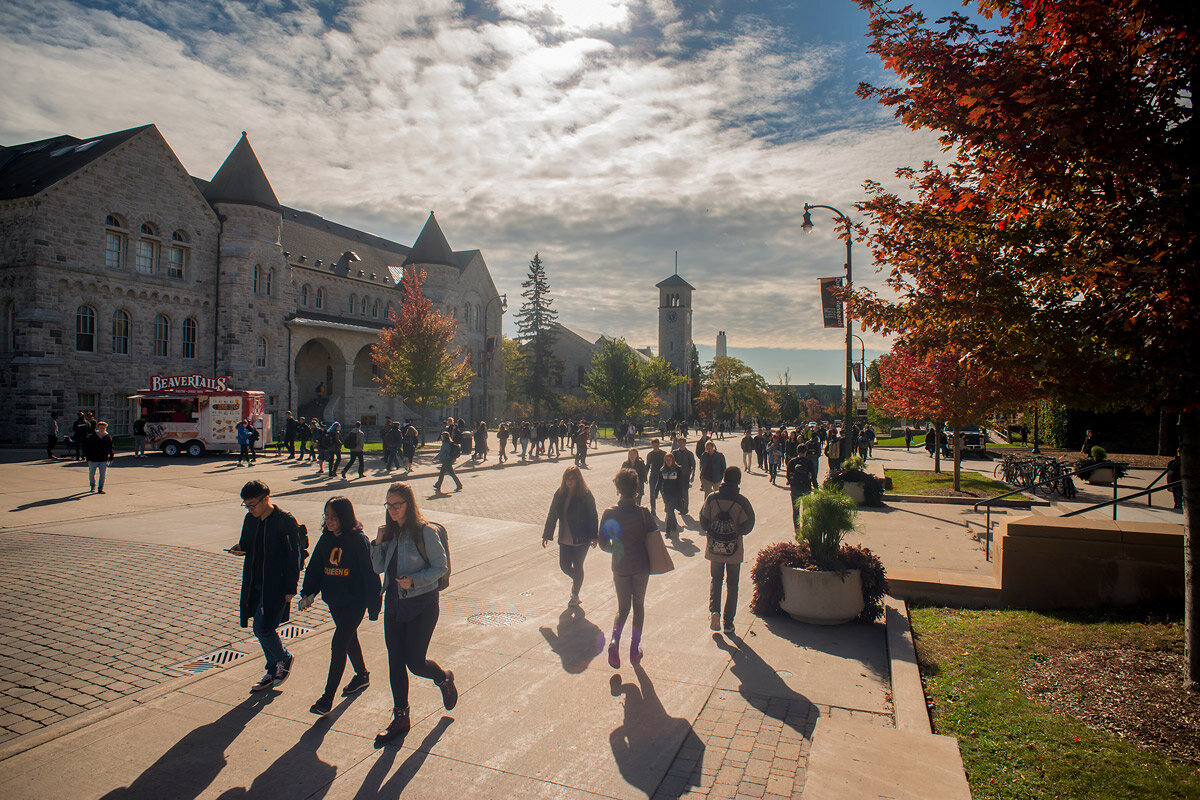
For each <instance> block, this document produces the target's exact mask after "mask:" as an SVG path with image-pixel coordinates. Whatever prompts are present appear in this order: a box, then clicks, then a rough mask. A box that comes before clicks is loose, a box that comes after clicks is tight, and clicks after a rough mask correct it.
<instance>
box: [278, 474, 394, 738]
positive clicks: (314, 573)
mask: <svg viewBox="0 0 1200 800" xmlns="http://www.w3.org/2000/svg"><path fill="white" fill-rule="evenodd" d="M380 591H381V588H380V584H379V575H378V574H377V573H376V572H375V569H374V567H373V566H372V564H371V542H370V540H369V539H368V538H367V536H366V534H365V533H363V527H362V523H361V522H359V521H358V518H357V517H355V515H354V506H353V504H351V502H350V500H349V499H348V498H345V497H331V498H329V500H328V501H326V503H325V519H324V523H323V524H322V526H321V538H320V539H318V540H317V546H316V547H314V548H313V553H312V560H311V561H309V563H308V569H306V570H305V571H304V584H303V588H301V590H300V603H299V605H298V609H299V610H300V611H304V610H305V609H307V608H308V607H309V606H311V605H312V604H313V602H314V601H315V600H316V599H317V594H318V593H319V594H320V595H321V599H322V600H324V601H325V604H326V605H328V606H329V615H330V616H331V617H333V624H334V630H333V640H332V642H331V643H330V653H329V676H328V678H326V680H325V692H324V694H322V695H321V696H320V697H319V698H317V702H315V703H313V704H312V707H311V708H310V709H309V711H311V712H312V713H314V714H316V715H318V716H322V717H323V716H325V715H326V714H328V713H329V712H330V711H331V710H332V709H333V696H334V693H335V692H336V691H337V688H338V684H339V683H341V682H342V675H343V674H344V673H345V671H346V658H347V657H349V659H350V664H351V665H352V666H353V667H354V677H353V678H351V679H350V682H349V683H347V684H346V688H345V689H344V690H343V691H342V697H350V696H351V695H355V694H358V693H359V692H361V691H362V690H363V689H366V688H367V687H368V686H370V685H371V673H370V672H368V671H367V663H366V661H364V660H363V652H362V646H361V645H360V644H359V643H358V626H359V625H360V624H361V623H362V619H363V615H364V614H370V617H371V619H372V620H375V619H378V618H379V608H380V605H381V604H382V602H383V598H382V596H381V595H380Z"/></svg>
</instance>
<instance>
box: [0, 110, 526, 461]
mask: <svg viewBox="0 0 1200 800" xmlns="http://www.w3.org/2000/svg"><path fill="white" fill-rule="evenodd" d="M412 268H421V269H424V270H426V272H427V279H426V283H425V293H426V294H427V296H428V297H429V298H430V299H431V300H432V301H433V302H434V304H435V306H436V307H438V308H441V309H443V310H446V311H450V312H453V313H454V314H455V315H456V316H457V318H458V324H459V332H458V339H457V343H458V344H459V345H460V346H461V347H462V348H463V350H464V352H465V353H466V354H467V355H468V356H469V358H470V361H471V366H472V367H473V369H474V370H475V373H476V376H477V377H476V378H475V379H474V380H473V381H472V383H471V387H470V394H469V396H468V397H467V398H464V399H463V401H461V402H460V403H459V404H457V405H456V406H455V407H453V408H451V409H446V411H450V412H453V413H454V414H455V415H456V416H463V417H466V418H468V419H470V418H478V417H481V416H482V415H483V413H484V408H485V405H486V407H487V409H488V410H489V412H491V411H492V410H494V409H498V408H499V407H500V406H501V404H502V403H503V385H504V384H503V365H502V363H501V350H500V348H499V347H495V348H494V356H493V357H494V361H492V362H489V361H488V360H487V358H488V353H489V347H488V342H489V340H492V341H497V340H498V337H499V335H500V315H501V313H502V309H501V307H500V303H499V302H498V300H499V296H498V294H497V292H496V288H495V285H494V284H493V282H492V278H491V276H490V274H489V273H488V268H487V265H486V263H485V262H484V260H483V255H482V254H481V253H480V251H479V250H465V251H454V250H452V249H451V248H450V246H449V244H448V243H447V241H446V237H445V236H444V235H443V233H442V231H441V228H440V227H439V226H438V223H437V220H436V219H435V218H434V216H433V214H432V213H430V215H429V217H428V219H427V220H426V222H425V226H424V228H423V229H422V231H421V233H420V235H419V236H418V237H417V240H416V242H415V243H414V244H413V246H412V247H408V246H406V245H403V244H399V243H397V242H392V241H389V240H387V239H384V238H383V237H380V236H376V235H374V234H371V233H367V232H366V231H361V230H356V229H354V228H350V227H347V226H344V225H340V224H338V223H335V222H331V221H329V220H326V219H323V218H321V217H320V216H317V215H316V214H312V213H310V212H307V211H301V210H299V209H294V208H289V207H287V206H284V205H281V204H280V203H279V201H278V199H277V198H276V196H275V192H274V190H273V189H272V187H271V183H270V181H269V180H268V179H267V176H266V174H265V173H264V172H263V169H262V167H261V165H260V164H259V161H258V158H257V157H256V156H255V154H254V151H253V149H252V148H251V146H250V142H249V140H248V138H247V137H246V134H245V133H244V132H243V134H242V137H241V139H240V140H239V141H238V143H237V145H236V146H235V147H234V148H233V150H232V152H231V153H230V154H229V157H228V158H227V159H226V160H225V162H224V164H222V165H221V167H220V169H218V170H217V172H216V174H215V175H214V176H213V178H212V180H211V181H204V180H201V179H198V178H193V177H191V176H190V175H188V173H187V170H186V169H185V168H184V167H183V165H182V164H181V163H180V162H179V159H178V158H177V157H176V156H175V153H174V152H173V151H172V150H171V148H170V146H169V145H168V144H167V142H166V141H165V140H164V139H163V137H162V135H161V134H160V133H159V130H158V128H156V127H155V126H154V125H144V126H141V127H138V128H131V129H129V130H125V131H118V132H116V133H109V134H104V135H101V136H95V137H90V138H88V139H77V138H74V137H72V136H56V137H53V138H51V139H44V140H41V141H36V142H30V143H27V144H20V145H14V146H10V147H0V405H2V406H3V407H4V408H5V409H6V411H7V414H8V425H6V426H5V432H6V433H5V438H10V439H16V440H23V441H33V440H41V439H44V429H45V424H46V420H47V419H48V418H49V415H50V412H51V411H55V410H57V411H62V412H65V413H66V418H67V419H68V420H69V419H71V418H72V416H73V412H74V411H75V410H77V409H81V410H86V411H92V412H94V413H95V414H96V415H97V417H98V418H103V419H107V420H108V421H109V422H110V425H111V429H112V430H113V431H114V432H116V433H123V432H127V431H128V430H129V428H130V416H131V413H132V406H131V403H130V401H129V400H128V399H127V397H128V396H129V395H131V394H134V393H135V392H136V391H137V390H138V389H141V388H144V387H146V386H147V385H148V384H149V379H150V376H151V375H155V374H163V375H169V374H193V373H196V374H202V375H206V376H211V377H222V376H229V377H230V378H231V379H232V380H231V384H232V385H233V386H236V387H238V388H243V389H257V390H261V391H264V392H266V394H267V412H268V413H271V414H277V419H276V424H277V425H278V423H279V421H281V419H280V418H281V417H282V412H283V411H284V410H285V409H290V410H292V411H298V412H299V413H300V414H301V415H303V416H318V415H319V416H323V417H325V418H326V419H339V420H350V419H362V420H363V422H364V423H365V424H367V425H368V426H370V425H373V424H376V423H377V422H382V420H383V418H384V416H388V415H390V416H392V417H403V416H405V415H408V414H410V413H411V412H410V411H409V410H408V409H406V408H405V407H404V406H403V404H402V403H400V402H399V401H396V400H392V399H389V398H384V397H381V396H380V394H379V389H378V386H377V385H376V384H375V382H374V381H373V380H372V377H373V373H374V364H373V362H372V361H371V358H370V348H371V345H372V344H373V343H374V342H375V341H376V337H377V335H378V332H379V331H380V330H381V329H382V328H383V327H384V325H386V324H387V322H386V320H387V318H388V312H389V311H390V310H391V309H393V308H398V307H399V305H400V292H399V287H398V282H399V279H400V277H401V275H402V272H403V270H405V269H412ZM485 365H486V366H487V381H486V386H485V383H484V379H483V378H482V377H479V376H480V375H482V374H483V373H484V368H485ZM318 389H319V390H320V391H318ZM413 416H415V415H413Z"/></svg>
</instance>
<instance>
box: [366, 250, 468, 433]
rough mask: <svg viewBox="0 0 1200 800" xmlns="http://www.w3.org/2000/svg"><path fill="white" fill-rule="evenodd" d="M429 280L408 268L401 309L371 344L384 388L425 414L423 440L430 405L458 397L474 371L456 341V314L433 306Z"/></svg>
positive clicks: (387, 393)
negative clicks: (427, 286) (425, 288)
mask: <svg viewBox="0 0 1200 800" xmlns="http://www.w3.org/2000/svg"><path fill="white" fill-rule="evenodd" d="M424 282H425V270H423V269H405V270H404V277H403V278H402V279H401V281H400V294H401V306H400V312H399V314H397V313H396V312H395V311H392V312H391V314H390V315H389V317H388V322H389V323H391V324H390V325H388V326H386V327H384V329H383V330H381V331H380V332H379V338H378V340H377V341H376V342H375V344H374V345H372V346H371V358H372V360H373V361H374V362H375V366H376V367H377V368H378V374H377V375H376V376H375V382H376V383H378V384H379V387H380V388H379V393H380V394H382V395H383V396H385V397H398V398H400V399H401V400H403V401H404V403H405V404H406V405H408V406H409V407H410V408H414V409H416V410H418V411H419V412H420V413H421V425H420V428H421V439H422V442H424V438H425V419H426V416H427V414H428V411H429V408H430V407H433V408H439V407H441V406H448V405H451V404H453V403H456V402H458V400H460V399H461V398H462V397H464V396H465V395H466V394H467V391H468V390H469V388H470V385H471V378H472V377H474V374H475V373H474V372H472V370H471V365H470V362H469V360H468V359H467V357H466V356H465V355H463V352H462V348H461V347H455V346H454V338H455V336H457V335H458V324H457V323H456V322H455V321H454V315H452V314H448V313H446V312H444V311H437V310H435V309H434V307H433V303H432V302H430V300H429V298H428V297H426V296H425V295H424V293H423V292H422V291H421V286H422V284H424Z"/></svg>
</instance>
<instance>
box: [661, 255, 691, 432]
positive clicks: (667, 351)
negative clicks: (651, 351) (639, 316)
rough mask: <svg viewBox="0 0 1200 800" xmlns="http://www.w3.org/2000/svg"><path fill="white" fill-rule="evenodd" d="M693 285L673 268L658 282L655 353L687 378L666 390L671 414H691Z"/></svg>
mask: <svg viewBox="0 0 1200 800" xmlns="http://www.w3.org/2000/svg"><path fill="white" fill-rule="evenodd" d="M695 290H696V289H695V287H694V286H692V285H691V284H690V283H688V282H687V281H685V280H684V279H683V278H681V277H679V273H678V272H676V273H675V274H674V275H672V276H671V277H669V278H667V279H666V280H664V281H662V282H660V283H659V284H658V354H659V356H661V357H662V358H664V359H665V360H666V362H667V363H668V364H670V365H671V368H672V369H674V370H675V371H676V372H678V373H679V374H680V375H682V376H684V377H685V378H687V380H686V381H684V382H683V383H681V384H679V385H678V386H676V387H675V388H673V389H671V391H670V392H668V393H667V405H668V406H669V411H670V413H671V414H673V415H674V414H678V415H680V416H683V417H687V416H690V415H691V408H690V406H691V397H692V393H691V387H690V384H691V380H692V359H691V354H692V292H694V291H695Z"/></svg>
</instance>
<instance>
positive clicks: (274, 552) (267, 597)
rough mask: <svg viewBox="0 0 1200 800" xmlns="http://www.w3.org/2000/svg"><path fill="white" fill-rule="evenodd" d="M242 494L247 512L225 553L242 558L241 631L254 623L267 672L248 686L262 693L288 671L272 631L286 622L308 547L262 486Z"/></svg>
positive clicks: (288, 655)
mask: <svg viewBox="0 0 1200 800" xmlns="http://www.w3.org/2000/svg"><path fill="white" fill-rule="evenodd" d="M241 495H242V505H243V506H245V507H246V517H245V519H244V520H243V521H242V534H241V537H239V539H238V543H237V544H235V545H234V546H233V547H231V548H229V550H228V551H227V552H229V553H232V554H233V555H235V556H243V557H244V558H245V561H244V562H243V563H242V593H241V600H240V602H239V618H240V623H241V626H242V627H243V628H244V627H246V625H247V623H250V622H251V621H253V630H254V637H255V638H256V639H258V643H259V646H261V647H262V651H263V657H264V658H265V659H266V662H267V673H266V674H265V675H264V676H263V677H262V678H261V679H260V680H259V681H258V683H256V684H254V685H253V686H252V687H250V691H252V692H262V691H266V690H267V689H270V688H272V687H274V686H279V685H280V684H282V683H283V682H284V681H285V680H287V678H288V675H289V674H290V672H291V669H292V661H293V659H292V654H291V653H289V652H288V650H287V648H286V647H284V645H283V641H282V640H281V639H280V638H279V632H278V631H277V630H276V629H277V628H278V627H279V626H280V625H282V624H283V623H285V622H287V621H288V618H289V614H288V612H289V606H290V605H291V602H292V598H293V597H295V596H296V585H297V584H298V583H299V582H300V567H301V563H302V561H303V554H304V550H305V548H306V547H307V544H308V543H307V541H304V540H303V538H302V536H301V533H300V526H299V525H298V524H297V523H296V518H295V517H293V516H292V515H291V514H289V513H288V512H286V511H284V510H283V509H282V508H279V507H278V506H276V505H274V504H272V503H271V489H270V488H269V487H268V486H267V485H266V484H265V483H263V482H262V481H250V482H249V483H247V484H246V485H245V486H243V487H242V492H241Z"/></svg>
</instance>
